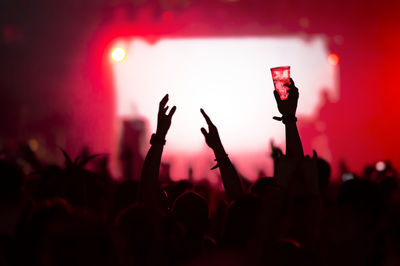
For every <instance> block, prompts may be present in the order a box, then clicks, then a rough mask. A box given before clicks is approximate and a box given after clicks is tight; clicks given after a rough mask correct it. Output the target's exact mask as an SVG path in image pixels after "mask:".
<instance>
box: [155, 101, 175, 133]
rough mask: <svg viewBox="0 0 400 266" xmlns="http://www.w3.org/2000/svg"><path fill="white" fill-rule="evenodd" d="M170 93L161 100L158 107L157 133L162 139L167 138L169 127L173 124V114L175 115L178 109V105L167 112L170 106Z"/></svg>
mask: <svg viewBox="0 0 400 266" xmlns="http://www.w3.org/2000/svg"><path fill="white" fill-rule="evenodd" d="M167 102H168V94H166V95H165V96H164V98H162V100H161V101H160V105H159V108H158V119H157V131H156V135H157V136H158V137H160V138H162V139H165V136H166V135H167V132H168V130H169V127H170V126H171V119H172V116H173V115H174V113H175V111H176V106H174V107H172V108H171V110H170V111H169V113H168V114H167V110H168V108H169V107H168V106H166V105H167Z"/></svg>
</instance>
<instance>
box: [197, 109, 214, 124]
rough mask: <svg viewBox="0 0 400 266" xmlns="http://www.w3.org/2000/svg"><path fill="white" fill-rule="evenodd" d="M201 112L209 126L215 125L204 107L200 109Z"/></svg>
mask: <svg viewBox="0 0 400 266" xmlns="http://www.w3.org/2000/svg"><path fill="white" fill-rule="evenodd" d="M200 112H201V114H202V115H203V117H204V119H205V120H206V122H207V125H209V126H213V125H214V124H213V123H212V122H211V119H210V118H209V117H208V115H207V114H206V112H204V110H203V108H201V109H200Z"/></svg>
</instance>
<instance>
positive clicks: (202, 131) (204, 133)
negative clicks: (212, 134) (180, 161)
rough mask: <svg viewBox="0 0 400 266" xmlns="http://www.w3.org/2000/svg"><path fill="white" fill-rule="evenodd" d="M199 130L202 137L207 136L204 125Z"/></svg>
mask: <svg viewBox="0 0 400 266" xmlns="http://www.w3.org/2000/svg"><path fill="white" fill-rule="evenodd" d="M200 131H201V133H203V136H204V138H205V139H206V138H207V135H208V133H207V130H206V129H205V128H204V127H202V128H201V129H200Z"/></svg>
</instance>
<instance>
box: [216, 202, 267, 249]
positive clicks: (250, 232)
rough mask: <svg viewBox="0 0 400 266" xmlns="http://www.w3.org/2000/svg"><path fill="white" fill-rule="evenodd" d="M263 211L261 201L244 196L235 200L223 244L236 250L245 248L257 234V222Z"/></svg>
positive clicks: (227, 218) (230, 208)
mask: <svg viewBox="0 0 400 266" xmlns="http://www.w3.org/2000/svg"><path fill="white" fill-rule="evenodd" d="M260 211H261V199H260V198H258V197H257V196H254V195H244V196H241V197H239V198H238V199H236V200H234V201H233V202H232V203H231V205H230V206H229V209H228V214H227V217H226V222H225V230H224V235H223V244H224V245H225V246H230V247H234V248H245V247H246V246H247V243H248V241H249V240H250V239H251V238H252V237H253V236H254V234H256V231H255V229H256V222H257V218H258V216H259V214H260Z"/></svg>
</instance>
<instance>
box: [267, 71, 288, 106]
mask: <svg viewBox="0 0 400 266" xmlns="http://www.w3.org/2000/svg"><path fill="white" fill-rule="evenodd" d="M271 74H272V80H273V81H274V86H275V90H276V91H277V92H278V93H279V96H280V97H281V100H286V99H287V97H288V96H289V93H288V90H289V88H288V87H286V86H285V84H288V83H290V66H281V67H274V68H271Z"/></svg>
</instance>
